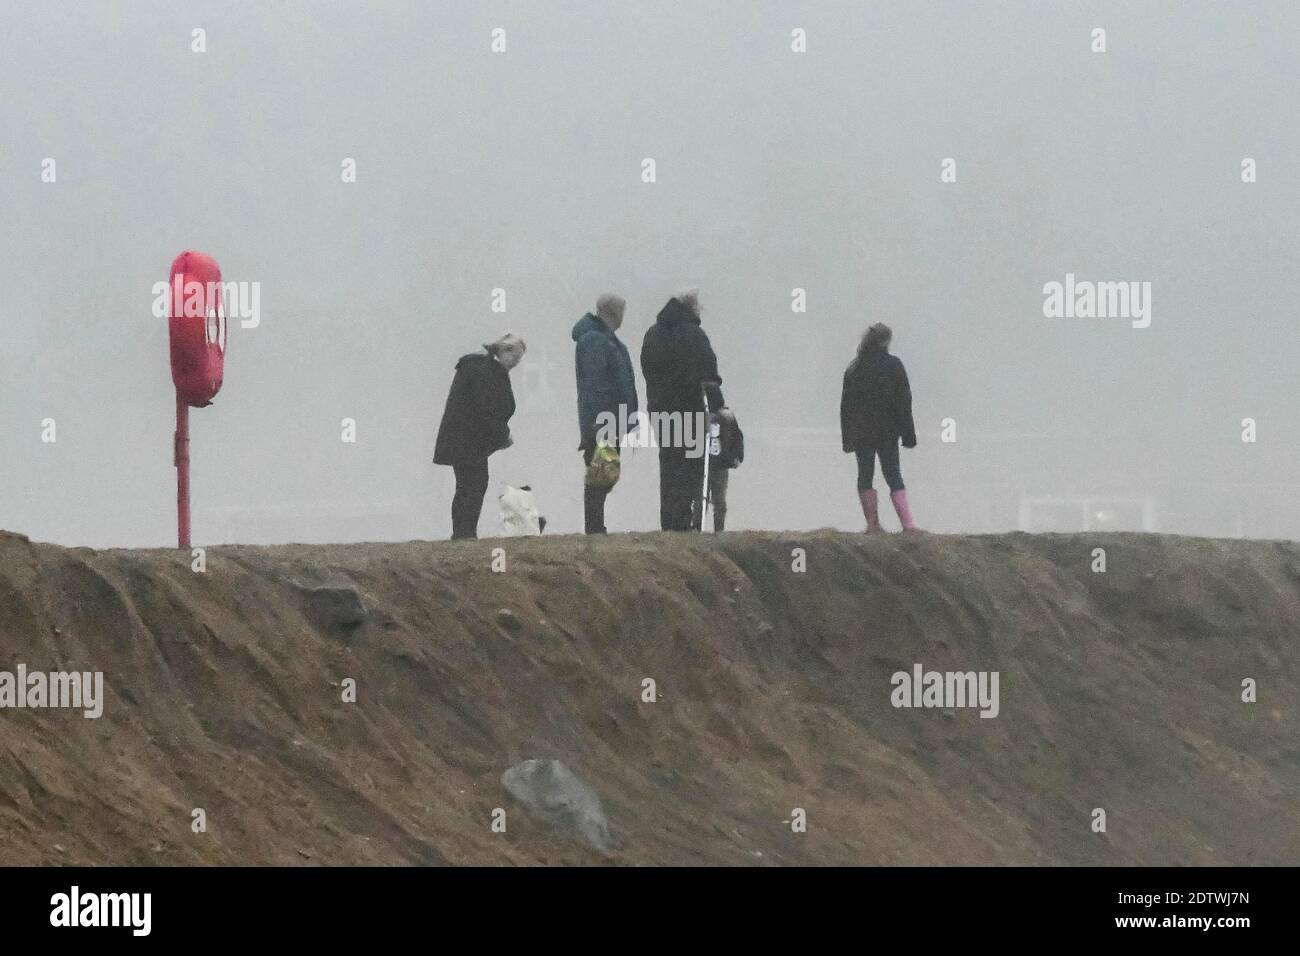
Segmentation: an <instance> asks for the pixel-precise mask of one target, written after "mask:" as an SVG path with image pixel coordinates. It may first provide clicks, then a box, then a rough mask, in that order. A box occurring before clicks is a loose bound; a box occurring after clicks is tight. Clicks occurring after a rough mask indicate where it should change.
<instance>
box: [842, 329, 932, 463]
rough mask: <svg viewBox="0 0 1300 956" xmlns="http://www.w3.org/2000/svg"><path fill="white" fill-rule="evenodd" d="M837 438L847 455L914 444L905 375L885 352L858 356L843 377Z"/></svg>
mask: <svg viewBox="0 0 1300 956" xmlns="http://www.w3.org/2000/svg"><path fill="white" fill-rule="evenodd" d="M840 438H841V440H842V442H843V445H844V450H845V451H846V452H855V451H859V450H860V449H864V448H881V447H883V446H885V445H889V444H893V443H894V442H897V441H898V440H899V439H900V438H901V439H902V440H903V445H904V447H907V448H911V447H913V446H914V445H915V444H916V425H915V424H914V423H913V421H912V388H911V386H910V385H909V384H908V381H907V372H906V371H905V370H904V368H903V363H902V362H900V361H899V360H898V359H897V358H895V357H894V356H892V355H890V354H889V353H888V352H887V351H885V350H884V349H867V350H866V351H863V352H860V353H858V357H857V358H855V359H854V360H853V362H852V363H850V365H849V367H848V371H846V372H845V373H844V388H843V391H842V392H841V393H840Z"/></svg>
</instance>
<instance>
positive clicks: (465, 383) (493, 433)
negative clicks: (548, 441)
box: [433, 352, 515, 465]
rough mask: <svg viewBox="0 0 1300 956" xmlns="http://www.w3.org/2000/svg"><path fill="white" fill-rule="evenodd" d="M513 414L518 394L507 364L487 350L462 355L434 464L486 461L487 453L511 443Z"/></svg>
mask: <svg viewBox="0 0 1300 956" xmlns="http://www.w3.org/2000/svg"><path fill="white" fill-rule="evenodd" d="M514 413H515V393H514V390H513V389H511V387H510V372H509V371H508V370H507V369H506V367H505V366H504V365H502V364H501V363H500V362H498V361H497V360H496V359H494V358H493V357H492V356H491V355H488V354H487V353H486V352H475V353H473V354H471V355H465V356H462V357H461V359H460V361H459V362H457V363H456V377H455V378H453V379H452V380H451V390H450V391H449V392H448V393H447V406H446V408H444V409H443V412H442V424H441V425H439V426H438V441H437V444H435V445H434V449H433V461H434V464H437V465H465V464H469V463H471V462H479V461H487V457H488V455H490V454H492V453H493V452H494V451H500V450H501V449H502V448H505V447H507V446H508V445H509V444H510V426H509V425H508V424H507V423H508V422H509V421H510V416H511V415H513V414H514Z"/></svg>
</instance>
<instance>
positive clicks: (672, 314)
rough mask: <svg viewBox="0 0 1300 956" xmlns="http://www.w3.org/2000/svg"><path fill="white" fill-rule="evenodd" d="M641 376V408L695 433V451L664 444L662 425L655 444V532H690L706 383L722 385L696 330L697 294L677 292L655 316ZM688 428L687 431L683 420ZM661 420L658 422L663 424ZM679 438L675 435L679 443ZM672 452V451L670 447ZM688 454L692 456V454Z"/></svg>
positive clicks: (700, 467)
mask: <svg viewBox="0 0 1300 956" xmlns="http://www.w3.org/2000/svg"><path fill="white" fill-rule="evenodd" d="M641 373H642V374H643V375H644V376H645V392H646V406H647V408H648V410H649V412H650V414H651V415H656V413H658V415H660V416H662V415H664V414H672V413H678V417H679V418H680V419H681V420H682V421H681V424H682V426H683V432H684V429H685V428H686V427H689V428H691V429H694V431H692V432H691V434H693V435H694V434H696V433H697V432H698V433H699V438H700V440H701V444H700V447H699V448H697V449H692V448H691V447H690V446H689V445H687V444H686V443H685V442H684V441H681V440H678V441H671V440H667V439H669V437H670V436H668V435H666V434H665V432H667V431H668V429H667V428H665V427H664V426H663V425H662V424H661V425H660V428H659V434H658V435H657V436H656V438H657V439H658V442H659V526H660V527H661V528H663V529H664V530H665V531H690V530H692V526H693V524H694V521H693V517H692V506H693V505H694V502H695V499H696V497H697V496H698V495H700V494H702V493H703V487H704V454H703V453H704V447H703V437H704V436H703V431H704V430H705V429H707V424H706V422H707V411H706V409H705V406H704V392H703V389H702V386H703V384H704V383H705V382H715V383H718V384H721V382H722V376H720V375H719V374H718V358H717V356H716V355H714V354H713V346H712V345H710V344H709V337H708V335H706V334H705V332H704V330H703V329H702V328H700V301H699V292H698V290H696V289H688V290H686V291H685V292H680V293H678V294H677V295H676V296H674V297H673V298H671V299H669V300H668V304H667V305H665V306H664V307H663V308H662V309H660V310H659V315H658V317H656V319H655V324H654V325H652V326H651V327H650V329H649V331H647V332H646V334H645V338H644V339H643V340H642V343H641ZM688 416H690V417H691V423H690V425H689V426H687V425H686V421H685V420H686V419H687V417H688ZM662 421H663V419H662V418H660V422H661V423H662ZM683 437H684V434H682V433H679V436H678V438H679V439H681V438H683ZM673 446H675V447H673ZM692 452H694V453H693V454H692Z"/></svg>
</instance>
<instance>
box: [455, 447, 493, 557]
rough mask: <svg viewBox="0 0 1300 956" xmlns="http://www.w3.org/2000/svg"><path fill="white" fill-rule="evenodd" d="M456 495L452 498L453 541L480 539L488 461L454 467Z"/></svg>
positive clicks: (486, 486)
mask: <svg viewBox="0 0 1300 956" xmlns="http://www.w3.org/2000/svg"><path fill="white" fill-rule="evenodd" d="M452 471H453V472H455V474H456V493H455V494H454V495H452V498H451V539H452V540H453V541H456V540H459V539H462V538H477V537H478V517H479V514H480V513H481V512H482V511H483V496H484V495H486V494H487V488H488V463H487V459H486V458H485V459H483V460H482V461H472V462H468V463H466V464H461V465H452Z"/></svg>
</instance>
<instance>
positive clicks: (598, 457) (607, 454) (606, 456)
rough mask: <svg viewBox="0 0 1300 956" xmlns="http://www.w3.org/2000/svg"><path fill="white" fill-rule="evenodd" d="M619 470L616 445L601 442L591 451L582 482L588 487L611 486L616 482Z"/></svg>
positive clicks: (620, 467)
mask: <svg viewBox="0 0 1300 956" xmlns="http://www.w3.org/2000/svg"><path fill="white" fill-rule="evenodd" d="M621 470H622V466H621V464H620V462H619V457H618V447H617V446H616V445H609V444H606V443H605V442H601V443H600V444H598V445H597V446H596V450H595V452H594V453H592V456H591V464H590V465H588V466H587V474H586V477H585V478H584V479H583V483H584V484H586V485H587V486H588V487H590V488H613V487H614V485H616V484H618V478H619V474H620V472H621Z"/></svg>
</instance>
